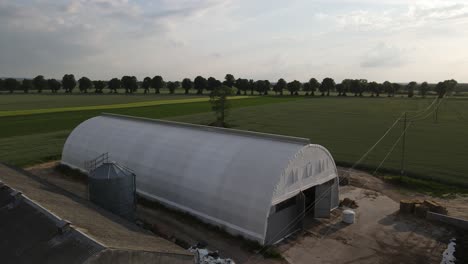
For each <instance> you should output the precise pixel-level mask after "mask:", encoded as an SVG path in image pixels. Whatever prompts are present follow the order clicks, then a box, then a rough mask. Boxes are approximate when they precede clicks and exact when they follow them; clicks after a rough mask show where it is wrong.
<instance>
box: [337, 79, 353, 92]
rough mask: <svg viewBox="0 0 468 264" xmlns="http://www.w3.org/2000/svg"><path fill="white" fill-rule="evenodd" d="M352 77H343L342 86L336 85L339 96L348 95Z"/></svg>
mask: <svg viewBox="0 0 468 264" xmlns="http://www.w3.org/2000/svg"><path fill="white" fill-rule="evenodd" d="M351 83H352V80H351V79H343V80H342V81H341V87H338V86H336V91H337V92H338V96H347V94H346V93H347V92H349V91H350V90H351Z"/></svg>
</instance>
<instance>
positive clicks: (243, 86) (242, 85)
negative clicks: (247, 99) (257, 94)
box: [236, 78, 249, 95]
mask: <svg viewBox="0 0 468 264" xmlns="http://www.w3.org/2000/svg"><path fill="white" fill-rule="evenodd" d="M236 87H237V89H238V90H240V91H242V92H243V93H244V95H247V90H248V89H249V80H247V79H241V78H239V79H237V80H236Z"/></svg>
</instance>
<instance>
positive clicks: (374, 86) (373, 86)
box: [369, 82, 380, 97]
mask: <svg viewBox="0 0 468 264" xmlns="http://www.w3.org/2000/svg"><path fill="white" fill-rule="evenodd" d="M369 91H370V92H371V97H374V96H375V95H377V96H379V95H380V91H379V84H378V83H376V82H370V83H369Z"/></svg>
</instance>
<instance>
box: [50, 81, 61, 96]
mask: <svg viewBox="0 0 468 264" xmlns="http://www.w3.org/2000/svg"><path fill="white" fill-rule="evenodd" d="M47 86H48V87H49V89H50V90H51V91H52V93H57V92H58V90H60V88H61V87H62V84H61V83H60V82H59V81H57V80H56V79H49V80H47Z"/></svg>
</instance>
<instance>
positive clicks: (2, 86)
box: [0, 79, 5, 92]
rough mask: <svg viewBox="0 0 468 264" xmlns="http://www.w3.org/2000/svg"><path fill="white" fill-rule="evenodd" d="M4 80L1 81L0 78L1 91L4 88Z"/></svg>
mask: <svg viewBox="0 0 468 264" xmlns="http://www.w3.org/2000/svg"><path fill="white" fill-rule="evenodd" d="M4 83H5V82H4V81H3V79H0V92H1V91H3V88H4V85H3V84H4Z"/></svg>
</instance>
